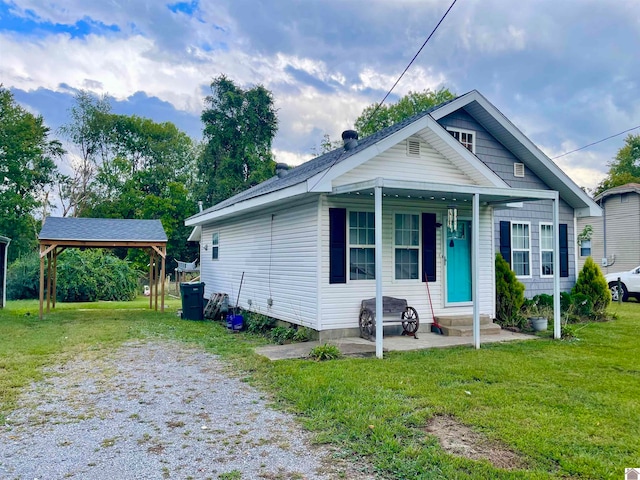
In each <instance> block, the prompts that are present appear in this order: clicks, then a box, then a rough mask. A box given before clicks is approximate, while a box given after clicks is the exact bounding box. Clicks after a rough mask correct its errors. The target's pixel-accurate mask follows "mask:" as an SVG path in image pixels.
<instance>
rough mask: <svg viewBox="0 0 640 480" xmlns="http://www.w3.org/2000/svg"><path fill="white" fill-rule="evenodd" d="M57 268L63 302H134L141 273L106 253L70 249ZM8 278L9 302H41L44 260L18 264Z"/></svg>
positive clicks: (33, 257) (32, 257)
mask: <svg viewBox="0 0 640 480" xmlns="http://www.w3.org/2000/svg"><path fill="white" fill-rule="evenodd" d="M57 263H58V265H57V270H58V274H57V282H56V294H57V295H56V296H57V300H58V301H61V302H93V301H96V300H120V301H122V300H133V299H134V298H135V297H136V295H137V290H138V276H139V273H138V272H137V271H136V270H134V269H133V268H132V267H131V266H130V264H129V263H128V262H126V261H124V260H120V259H119V258H117V257H115V256H113V255H111V254H110V253H108V252H106V251H104V250H86V251H80V250H78V249H75V248H73V249H68V250H65V251H64V252H62V253H61V254H60V256H59V257H58V262H57ZM10 272H11V273H10V274H9V275H7V277H8V278H7V280H8V285H7V292H8V293H9V298H11V299H14V300H17V299H21V298H25V299H26V298H38V295H39V283H40V259H39V256H38V254H37V253H34V254H33V255H29V256H28V257H25V258H24V259H20V260H18V261H16V262H14V263H13V264H12V265H11V268H10Z"/></svg>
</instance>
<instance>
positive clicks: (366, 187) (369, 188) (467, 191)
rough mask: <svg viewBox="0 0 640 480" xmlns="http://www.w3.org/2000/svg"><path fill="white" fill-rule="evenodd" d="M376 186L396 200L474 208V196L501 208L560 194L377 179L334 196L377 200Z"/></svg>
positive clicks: (343, 187)
mask: <svg viewBox="0 0 640 480" xmlns="http://www.w3.org/2000/svg"><path fill="white" fill-rule="evenodd" d="M375 187H382V189H383V196H385V197H387V198H388V197H396V198H414V199H419V200H427V201H439V202H445V203H450V202H457V203H460V202H467V203H469V205H471V201H472V199H473V195H474V194H478V195H479V196H480V197H479V199H480V203H481V204H483V205H493V206H501V205H507V204H513V203H516V202H532V201H536V200H555V199H557V198H558V192H556V191H550V190H533V189H519V188H500V187H480V186H476V185H449V184H440V183H427V182H410V181H400V180H393V179H387V178H376V179H373V180H367V181H364V182H357V183H351V184H347V185H341V186H338V187H334V188H333V191H332V193H331V194H332V195H359V196H363V195H370V196H371V197H372V198H373V195H374V189H375Z"/></svg>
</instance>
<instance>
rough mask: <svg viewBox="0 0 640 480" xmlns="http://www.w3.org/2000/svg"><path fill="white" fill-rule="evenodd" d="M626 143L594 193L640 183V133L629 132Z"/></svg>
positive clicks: (597, 193)
mask: <svg viewBox="0 0 640 480" xmlns="http://www.w3.org/2000/svg"><path fill="white" fill-rule="evenodd" d="M624 143H625V145H624V146H623V147H622V148H621V149H620V150H618V154H617V155H616V157H615V159H614V160H613V161H611V162H610V163H609V173H607V176H606V177H605V178H604V180H602V182H600V184H598V186H597V187H596V189H595V191H594V192H593V194H594V195H600V194H601V193H602V192H604V191H606V190H609V189H610V188H613V187H619V186H620V185H625V184H627V183H640V134H639V135H631V134H629V135H628V136H627V138H626V139H625V141H624Z"/></svg>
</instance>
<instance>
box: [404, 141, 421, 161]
mask: <svg viewBox="0 0 640 480" xmlns="http://www.w3.org/2000/svg"><path fill="white" fill-rule="evenodd" d="M407 156H409V157H419V156H420V140H416V139H415V138H409V139H407Z"/></svg>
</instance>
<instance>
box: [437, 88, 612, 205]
mask: <svg viewBox="0 0 640 480" xmlns="http://www.w3.org/2000/svg"><path fill="white" fill-rule="evenodd" d="M473 101H476V102H478V104H479V105H480V106H481V107H482V108H484V110H485V111H487V112H488V113H489V114H490V115H491V116H492V117H493V118H494V119H495V120H496V121H497V122H498V123H500V125H501V126H502V127H503V128H505V129H506V130H507V132H509V134H510V135H512V136H513V137H514V138H515V139H516V140H517V141H518V142H520V144H522V145H523V146H524V147H525V148H526V149H527V150H529V152H531V154H532V155H534V156H535V157H536V158H537V159H538V160H539V161H540V163H541V164H542V165H543V166H544V167H545V168H546V169H547V170H549V171H550V172H551V173H553V175H555V176H556V177H557V178H558V180H560V182H561V183H562V185H563V187H564V188H565V189H566V190H569V191H570V192H571V193H573V194H574V195H576V196H577V197H578V198H579V199H580V201H581V202H582V203H583V206H574V209H575V210H576V211H584V210H585V209H588V211H589V213H590V214H589V215H588V216H594V217H599V216H602V211H601V209H600V207H598V205H597V204H596V203H595V202H594V201H593V200H592V199H591V197H589V195H587V194H586V193H585V192H584V190H582V189H581V188H580V187H578V185H576V184H575V182H574V181H573V180H571V179H570V178H569V176H568V175H567V174H566V173H565V172H564V171H563V170H562V169H561V168H559V167H558V166H557V165H556V164H555V163H554V162H553V161H552V160H551V159H550V158H549V157H547V156H546V155H545V154H544V153H543V152H542V151H541V150H540V149H539V148H538V147H537V146H536V145H535V144H534V143H533V142H532V141H531V140H529V139H528V138H527V137H526V136H525V135H524V134H523V133H522V132H521V131H520V130H519V129H518V128H517V127H516V126H515V125H514V124H513V123H511V121H510V120H509V119H508V118H507V117H505V116H504V115H503V114H502V112H500V110H498V109H497V108H496V107H495V106H494V105H493V104H492V103H491V102H489V100H487V99H486V98H485V97H484V96H483V95H482V94H481V93H480V92H478V91H477V90H473V91H471V92H469V93H467V94H465V95H462V96H461V97H459V98H457V99H456V100H453V101H452V102H451V103H448V104H447V105H444V106H443V107H442V108H439V109H437V110H435V111H433V112H431V116H432V117H433V118H434V119H436V120H439V119H441V118H443V117H445V116H447V115H449V114H451V113H453V112H455V111H456V110H459V109H460V108H463V107H464V106H466V105H468V104H470V103H471V102H473ZM485 128H486V127H485ZM559 192H560V196H561V197H562V189H560V190H559Z"/></svg>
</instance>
